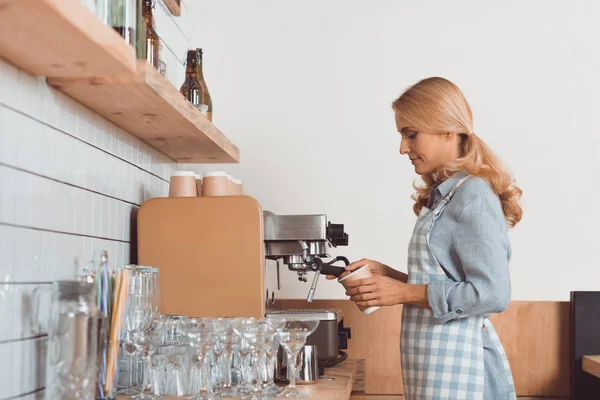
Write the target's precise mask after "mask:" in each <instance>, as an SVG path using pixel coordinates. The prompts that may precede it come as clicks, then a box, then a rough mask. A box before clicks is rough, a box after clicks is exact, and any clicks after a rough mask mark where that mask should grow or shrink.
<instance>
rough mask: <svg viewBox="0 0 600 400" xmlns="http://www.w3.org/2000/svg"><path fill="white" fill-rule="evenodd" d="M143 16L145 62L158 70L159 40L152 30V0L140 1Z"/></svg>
mask: <svg viewBox="0 0 600 400" xmlns="http://www.w3.org/2000/svg"><path fill="white" fill-rule="evenodd" d="M142 2H143V16H144V21H145V22H146V60H147V61H148V63H149V64H150V65H152V66H153V67H154V68H156V69H158V51H159V45H160V40H159V38H158V35H157V34H156V30H155V29H154V17H153V15H152V9H153V8H154V0H142Z"/></svg>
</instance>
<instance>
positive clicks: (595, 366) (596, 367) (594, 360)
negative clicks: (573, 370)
mask: <svg viewBox="0 0 600 400" xmlns="http://www.w3.org/2000/svg"><path fill="white" fill-rule="evenodd" d="M582 364H583V365H582V366H583V370H584V371H585V372H587V373H588V374H592V375H594V376H595V377H597V378H600V356H583V360H582Z"/></svg>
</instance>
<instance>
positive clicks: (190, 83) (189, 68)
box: [179, 50, 208, 116]
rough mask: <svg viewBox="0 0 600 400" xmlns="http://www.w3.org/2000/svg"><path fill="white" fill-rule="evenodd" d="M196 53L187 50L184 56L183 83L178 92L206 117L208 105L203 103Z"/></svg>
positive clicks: (202, 89) (203, 97)
mask: <svg viewBox="0 0 600 400" xmlns="http://www.w3.org/2000/svg"><path fill="white" fill-rule="evenodd" d="M198 60H199V58H198V52H197V51H196V50H188V52H187V56H186V68H185V82H183V85H181V88H180V89H179V91H180V92H181V94H182V95H183V96H184V97H185V98H186V99H188V100H189V102H190V103H192V105H193V106H194V107H196V108H197V109H198V110H200V112H202V115H204V116H206V112H207V111H208V105H207V104H206V101H205V96H204V88H202V85H201V84H200V81H199V80H198Z"/></svg>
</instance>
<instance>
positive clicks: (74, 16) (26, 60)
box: [0, 0, 135, 77]
mask: <svg viewBox="0 0 600 400" xmlns="http://www.w3.org/2000/svg"><path fill="white" fill-rule="evenodd" d="M0 21H2V22H1V23H0V57H2V58H4V59H6V60H7V61H9V62H10V63H12V64H15V65H17V66H18V67H19V68H22V69H24V70H25V71H27V72H29V73H30V74H32V75H38V76H68V77H90V76H106V75H115V74H122V73H127V72H134V71H135V51H134V49H133V48H132V47H131V46H128V45H127V44H126V43H125V42H124V40H123V38H121V36H120V35H119V34H118V33H116V32H115V31H114V30H113V29H111V28H109V27H107V26H105V25H104V24H103V23H102V22H101V21H100V20H99V19H98V18H96V16H95V15H94V14H93V13H92V12H90V11H89V10H88V9H86V8H85V7H84V6H82V5H81V2H80V1H79V0H61V1H57V0H35V1H32V0H0Z"/></svg>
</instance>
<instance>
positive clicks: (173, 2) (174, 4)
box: [165, 0, 183, 17]
mask: <svg viewBox="0 0 600 400" xmlns="http://www.w3.org/2000/svg"><path fill="white" fill-rule="evenodd" d="M182 1H183V0H165V4H166V5H167V7H168V8H169V10H170V11H171V14H173V15H175V16H176V17H179V16H180V15H181V2H182Z"/></svg>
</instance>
